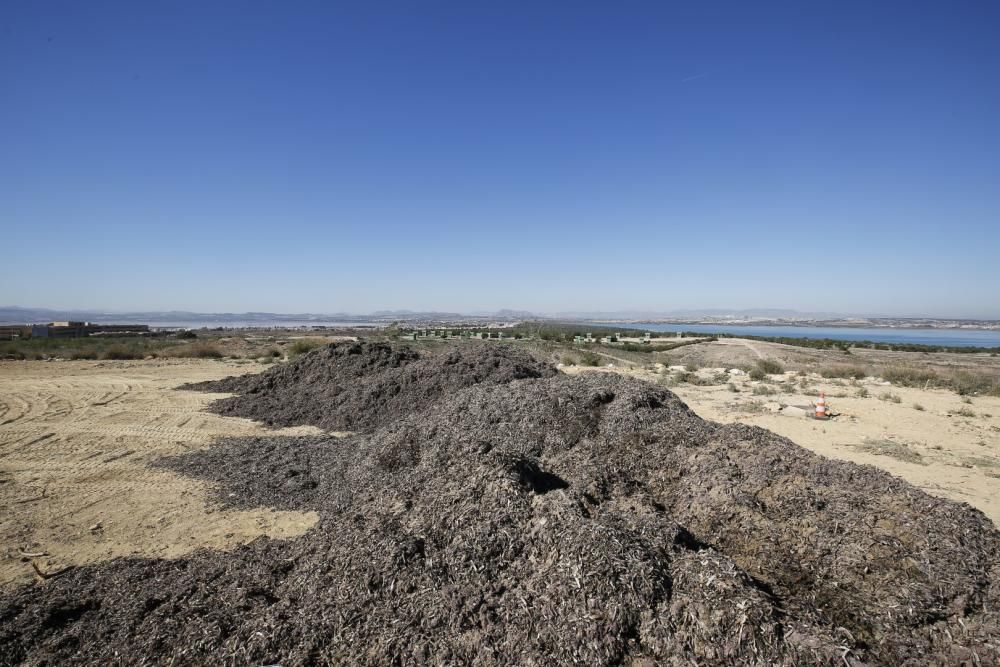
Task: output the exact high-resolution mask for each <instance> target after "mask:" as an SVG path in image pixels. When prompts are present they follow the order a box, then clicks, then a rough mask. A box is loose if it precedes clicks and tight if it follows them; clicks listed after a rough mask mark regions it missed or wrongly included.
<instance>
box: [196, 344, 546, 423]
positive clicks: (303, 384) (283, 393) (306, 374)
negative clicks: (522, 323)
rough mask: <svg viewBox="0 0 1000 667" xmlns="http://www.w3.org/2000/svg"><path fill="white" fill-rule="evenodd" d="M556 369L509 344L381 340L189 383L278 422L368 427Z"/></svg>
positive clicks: (242, 411) (233, 407)
mask: <svg viewBox="0 0 1000 667" xmlns="http://www.w3.org/2000/svg"><path fill="white" fill-rule="evenodd" d="M553 373H555V369H553V368H552V367H551V366H549V365H548V364H544V363H541V362H539V361H537V360H535V359H534V358H533V357H532V356H530V355H529V354H527V353H525V352H523V351H521V350H519V349H514V348H512V347H510V346H508V345H490V344H484V345H466V346H454V347H448V348H446V349H445V350H443V351H442V350H439V351H431V350H422V351H420V352H417V351H416V350H414V349H413V348H410V347H406V346H401V345H392V344H389V343H381V342H364V341H362V342H342V343H332V344H330V345H328V346H326V347H323V348H320V349H317V350H314V351H312V352H310V353H308V354H305V355H303V356H301V357H299V358H298V359H296V360H294V361H292V362H290V363H287V364H282V365H280V366H275V367H273V368H271V369H270V370H268V371H266V372H264V373H261V374H259V375H244V376H237V377H229V378H225V379H222V380H217V381H212V382H199V383H195V384H189V385H185V386H184V387H182V388H183V389H197V390H202V391H219V392H227V393H233V394H237V396H233V397H231V398H225V399H221V400H219V401H216V402H214V403H213V404H212V405H211V406H210V408H209V409H210V410H212V411H213V412H218V413H219V414H224V415H230V416H234V417H247V418H249V419H254V420H256V421H260V422H263V423H265V424H269V425H272V426H297V425H303V424H312V425H314V426H319V427H320V428H323V429H326V430H328V431H365V430H370V429H372V428H375V427H377V426H380V425H381V424H384V423H388V422H390V421H392V420H394V419H398V418H399V417H401V416H403V415H405V414H408V413H410V412H412V411H414V410H420V409H422V408H425V407H427V406H428V405H430V404H431V403H433V402H434V401H436V400H438V399H439V398H441V397H442V396H444V395H446V394H449V393H452V392H455V391H457V390H459V389H462V388H464V387H468V386H471V385H473V384H489V385H499V384H506V383H508V382H512V381H514V380H521V379H524V378H539V377H543V376H546V375H552V374H553Z"/></svg>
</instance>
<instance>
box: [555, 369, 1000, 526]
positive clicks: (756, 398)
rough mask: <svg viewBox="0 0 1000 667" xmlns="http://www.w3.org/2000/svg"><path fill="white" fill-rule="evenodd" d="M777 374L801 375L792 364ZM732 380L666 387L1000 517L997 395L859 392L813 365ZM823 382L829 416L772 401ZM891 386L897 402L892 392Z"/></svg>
mask: <svg viewBox="0 0 1000 667" xmlns="http://www.w3.org/2000/svg"><path fill="white" fill-rule="evenodd" d="M563 370H564V371H565V372H568V373H579V372H617V373H624V374H628V375H634V376H637V377H641V378H643V379H645V380H650V381H653V382H657V381H660V380H662V378H663V376H662V375H661V374H659V373H656V372H652V371H649V370H643V369H640V368H621V367H615V368H594V369H583V368H580V367H568V368H564V369H563ZM721 370H722V369H703V370H701V371H699V375H701V376H704V377H705V378H708V377H711V376H713V375H715V374H716V373H718V372H719V371H721ZM775 379H784V380H786V381H792V382H797V381H799V380H801V378H799V377H798V376H794V374H791V373H789V374H788V376H786V377H785V378H782V376H777V377H776V378H775ZM731 380H732V383H733V384H734V386H735V387H736V388H737V389H738V390H739V391H738V393H734V392H732V391H730V390H729V389H728V388H727V386H726V384H724V383H718V384H715V385H712V386H697V385H693V384H688V383H681V384H677V385H674V386H671V387H670V390H671V391H673V392H674V393H676V394H677V395H678V396H680V397H681V399H683V400H684V401H685V402H686V403H687V404H688V405H689V406H690V407H691V408H692V409H693V410H694V411H695V412H696V413H697V414H698V415H699V416H701V417H704V418H705V419H711V420H713V421H719V422H724V423H731V422H742V423H747V424H754V425H756V426H761V427H763V428H766V429H768V430H770V431H774V432H775V433H778V434H780V435H783V436H785V437H787V438H789V439H791V440H792V441H794V442H795V443H797V444H799V445H801V446H803V447H806V448H807V449H810V450H812V451H814V452H816V453H818V454H822V455H823V456H828V457H830V458H835V459H842V460H847V461H853V462H855V463H861V464H870V465H874V466H877V467H879V468H882V469H884V470H887V471H889V472H890V473H892V474H894V475H898V476H899V477H902V478H903V479H905V480H907V481H909V482H910V483H912V484H914V485H916V486H918V487H920V488H921V489H923V490H925V491H927V492H928V493H931V494H933V495H937V496H942V497H945V498H951V499H952V500H957V501H960V502H967V503H969V504H970V505H972V506H973V507H975V508H977V509H979V510H981V511H982V512H983V513H984V514H986V515H987V516H988V517H990V519H992V520H993V522H994V523H995V524H997V525H998V526H1000V398H995V397H976V398H973V399H971V400H972V402H971V404H968V403H964V402H963V400H962V397H960V396H958V395H957V394H955V393H954V392H952V391H948V390H943V389H930V390H924V389H909V388H905V387H892V386H885V385H883V384H881V383H879V382H877V381H874V380H867V381H864V382H862V383H861V384H862V385H864V388H865V389H866V390H867V391H868V393H869V396H868V397H867V398H861V397H858V395H857V394H858V390H859V387H854V386H851V385H849V384H848V383H846V382H842V381H837V380H828V379H824V378H820V377H819V376H818V375H811V376H809V384H810V385H811V389H810V391H809V392H808V394H806V393H801V392H787V393H782V392H781V391H778V393H776V394H774V395H768V396H761V395H754V394H753V388H754V387H755V386H759V385H760V383H757V382H753V381H751V380H749V379H748V378H747V377H746V376H742V377H739V376H737V377H733V378H731ZM766 386H767V387H769V388H776V387H778V385H777V384H769V385H766ZM820 390H823V391H825V392H826V395H827V401H828V404H829V406H830V408H831V410H832V411H834V412H837V413H840V415H839V416H838V417H836V418H835V419H832V420H828V421H823V422H821V421H816V420H814V419H810V418H808V417H805V416H803V415H802V414H801V413H799V414H797V415H789V414H786V413H785V411H778V409H779V408H781V407H782V406H800V407H805V408H808V407H810V406H811V403H812V401H814V400H815V399H816V398H817V396H818V392H819V391H820ZM880 396H886V399H885V400H883V399H880V398H879V397H880ZM892 396H898V397H899V402H898V403H896V402H893V400H889V399H891V397H892ZM915 405H919V406H921V407H922V408H923V410H918V409H917V408H916V407H914V406H915ZM788 412H792V411H788ZM963 412H964V413H966V414H962V413H963Z"/></svg>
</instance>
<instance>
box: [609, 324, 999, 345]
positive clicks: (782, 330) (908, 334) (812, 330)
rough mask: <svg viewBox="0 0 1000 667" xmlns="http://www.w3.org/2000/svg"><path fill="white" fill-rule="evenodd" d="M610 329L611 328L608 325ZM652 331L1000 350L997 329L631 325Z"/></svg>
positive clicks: (631, 325)
mask: <svg viewBox="0 0 1000 667" xmlns="http://www.w3.org/2000/svg"><path fill="white" fill-rule="evenodd" d="M604 326H607V325H604ZM629 327H631V328H636V329H646V330H648V331H665V332H675V331H693V332H696V333H706V334H715V333H724V334H731V335H733V336H786V337H788V338H833V339H835V340H848V341H860V340H870V341H873V342H876V343H913V344H917V345H945V346H948V347H1000V330H997V329H992V330H991V329H896V328H891V327H804V326H803V327H790V326H753V325H728V324H630V325H629Z"/></svg>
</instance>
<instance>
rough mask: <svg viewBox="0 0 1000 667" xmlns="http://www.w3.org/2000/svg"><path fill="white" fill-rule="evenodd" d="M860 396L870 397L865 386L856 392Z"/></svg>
mask: <svg viewBox="0 0 1000 667" xmlns="http://www.w3.org/2000/svg"><path fill="white" fill-rule="evenodd" d="M855 395H856V396H857V397H858V398H868V390H867V389H865V388H864V387H858V391H857V392H856V393H855Z"/></svg>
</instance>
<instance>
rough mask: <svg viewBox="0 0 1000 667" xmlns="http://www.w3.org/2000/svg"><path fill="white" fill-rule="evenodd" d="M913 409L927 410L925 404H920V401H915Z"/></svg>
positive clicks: (918, 410)
mask: <svg viewBox="0 0 1000 667" xmlns="http://www.w3.org/2000/svg"><path fill="white" fill-rule="evenodd" d="M913 409H914V410H916V411H917V412H923V411H924V410H925V408H924V406H922V405H920V404H919V403H914V404H913Z"/></svg>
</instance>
